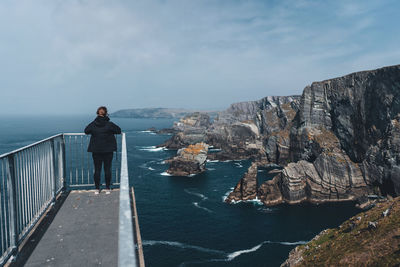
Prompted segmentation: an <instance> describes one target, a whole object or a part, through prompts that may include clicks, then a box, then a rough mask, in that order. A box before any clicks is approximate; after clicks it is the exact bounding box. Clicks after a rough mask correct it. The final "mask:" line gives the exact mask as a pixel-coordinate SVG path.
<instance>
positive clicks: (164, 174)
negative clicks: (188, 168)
mask: <svg viewBox="0 0 400 267" xmlns="http://www.w3.org/2000/svg"><path fill="white" fill-rule="evenodd" d="M160 175H162V176H172V175H171V174H169V173H168V172H162V173H160Z"/></svg>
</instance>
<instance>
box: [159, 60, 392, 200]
mask: <svg viewBox="0 0 400 267" xmlns="http://www.w3.org/2000/svg"><path fill="white" fill-rule="evenodd" d="M194 117H195V119H192V118H187V119H185V120H181V123H182V125H179V127H180V128H179V132H178V133H177V134H175V135H174V136H173V137H172V138H171V139H170V140H168V141H167V142H166V143H165V144H163V145H164V146H166V147H167V148H175V149H179V148H181V147H186V146H187V145H189V144H194V143H197V142H206V143H207V144H209V145H211V146H212V147H214V148H219V149H220V150H221V151H220V152H218V153H210V154H209V155H208V158H209V159H213V160H215V159H216V160H227V159H252V160H253V161H255V162H260V161H265V162H268V163H270V164H277V165H280V166H282V167H284V169H283V170H282V172H281V173H279V174H277V176H276V177H275V178H274V179H273V180H271V181H268V182H267V183H264V184H262V185H256V187H258V188H256V192H257V193H256V194H255V196H254V193H253V192H254V190H253V189H251V190H250V191H249V192H246V193H245V194H243V188H241V187H238V186H237V191H236V192H233V193H235V194H233V196H235V198H232V199H234V200H236V199H238V198H241V199H248V198H249V196H254V197H257V198H258V199H260V200H262V201H263V202H264V203H265V204H266V205H273V204H277V203H282V202H287V203H299V202H302V201H309V202H326V201H348V200H358V199H360V198H363V197H364V196H366V195H368V194H378V195H388V194H389V195H392V196H398V195H400V65H397V66H390V67H384V68H381V69H377V70H371V71H363V72H357V73H352V74H349V75H346V76H343V77H339V78H334V79H329V80H325V81H321V82H314V83H312V84H311V85H310V86H307V87H306V88H305V89H304V91H303V94H302V96H301V97H299V96H287V97H266V98H263V99H261V100H259V101H250V102H242V103H236V104H232V105H231V106H230V107H229V108H228V109H227V110H225V111H223V112H220V113H219V114H218V116H217V117H216V118H215V119H214V121H213V122H212V123H208V122H206V120H204V119H202V118H200V117H201V116H198V115H196V116H194ZM200 121H201V122H204V123H200ZM177 127H178V125H177V126H176V128H177ZM251 173H252V170H249V172H248V174H251ZM250 176H251V175H250ZM243 179H244V180H243ZM248 181H249V175H247V176H245V177H243V178H242V179H241V180H240V181H239V182H238V185H243V184H246V183H247V182H248ZM246 190H247V188H246ZM246 190H245V191H246ZM239 192H241V193H240V194H239Z"/></svg>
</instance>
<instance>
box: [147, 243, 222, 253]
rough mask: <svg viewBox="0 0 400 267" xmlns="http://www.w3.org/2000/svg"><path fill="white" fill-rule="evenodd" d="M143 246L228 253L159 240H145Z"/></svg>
mask: <svg viewBox="0 0 400 267" xmlns="http://www.w3.org/2000/svg"><path fill="white" fill-rule="evenodd" d="M142 244H143V246H156V245H166V246H173V247H177V248H182V249H193V250H197V251H201V252H206V253H210V254H217V255H225V254H226V253H225V252H224V251H221V250H216V249H211V248H203V247H200V246H194V245H189V244H185V243H181V242H176V241H158V240H143V242H142Z"/></svg>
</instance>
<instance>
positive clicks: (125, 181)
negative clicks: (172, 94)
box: [118, 133, 137, 267]
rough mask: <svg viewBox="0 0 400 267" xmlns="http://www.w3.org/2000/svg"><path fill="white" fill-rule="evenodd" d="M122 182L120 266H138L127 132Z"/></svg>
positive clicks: (119, 238)
mask: <svg viewBox="0 0 400 267" xmlns="http://www.w3.org/2000/svg"><path fill="white" fill-rule="evenodd" d="M121 147H122V150H121V182H120V189H119V229H118V266H135V267H136V266H137V259H136V253H135V243H134V235H133V223H132V210H131V207H130V202H131V199H130V194H129V175H128V156H127V151H126V139H125V133H122V145H121Z"/></svg>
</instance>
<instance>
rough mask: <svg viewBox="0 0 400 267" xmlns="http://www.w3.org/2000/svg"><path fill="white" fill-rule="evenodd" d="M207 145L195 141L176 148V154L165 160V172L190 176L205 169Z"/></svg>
mask: <svg viewBox="0 0 400 267" xmlns="http://www.w3.org/2000/svg"><path fill="white" fill-rule="evenodd" d="M207 152H208V145H207V144H205V143H197V144H195V145H189V146H188V147H186V148H181V149H179V150H178V153H177V156H176V157H173V158H172V159H169V160H166V163H169V164H170V165H169V168H168V170H167V173H169V174H171V175H173V176H190V175H194V174H198V173H201V172H204V171H205V170H206V160H207Z"/></svg>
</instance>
